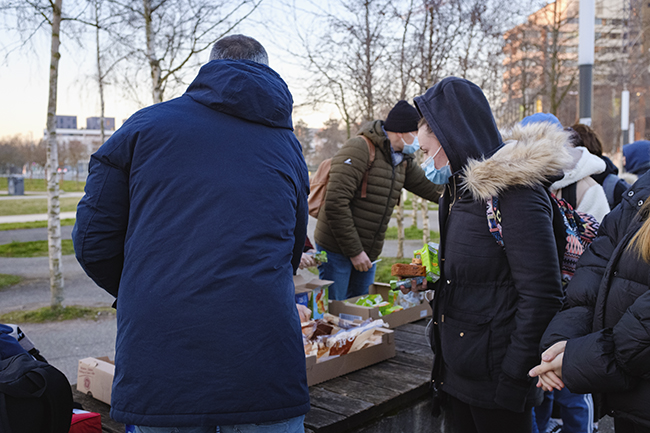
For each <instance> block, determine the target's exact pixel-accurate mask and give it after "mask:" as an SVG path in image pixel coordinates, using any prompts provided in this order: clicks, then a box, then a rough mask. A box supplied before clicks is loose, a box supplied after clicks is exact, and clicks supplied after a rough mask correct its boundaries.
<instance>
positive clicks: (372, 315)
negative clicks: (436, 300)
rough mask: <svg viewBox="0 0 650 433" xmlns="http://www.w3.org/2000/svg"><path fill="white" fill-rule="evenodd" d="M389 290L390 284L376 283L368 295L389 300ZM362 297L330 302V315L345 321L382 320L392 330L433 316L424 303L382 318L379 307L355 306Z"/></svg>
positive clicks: (426, 303)
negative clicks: (353, 319)
mask: <svg viewBox="0 0 650 433" xmlns="http://www.w3.org/2000/svg"><path fill="white" fill-rule="evenodd" d="M389 290H390V284H385V283H374V284H373V285H371V286H370V288H369V289H368V293H369V294H371V295H374V294H380V295H381V296H382V298H384V299H388V291H389ZM360 297H361V296H357V297H354V298H350V299H348V300H347V301H334V300H332V301H330V305H329V312H330V314H334V315H335V316H339V317H343V318H345V319H352V318H353V317H356V318H360V319H361V320H366V319H373V320H377V319H382V320H383V321H384V322H386V323H387V324H388V326H390V327H391V328H396V327H398V326H401V325H404V324H406V323H411V322H417V321H418V320H420V319H424V318H425V317H427V316H431V314H432V313H431V306H429V303H428V302H426V301H424V302H422V303H421V304H420V305H417V306H415V307H411V308H405V309H404V310H401V311H396V312H394V313H391V314H388V315H386V316H383V317H382V316H380V314H379V307H362V306H361V305H355V302H356V301H357V300H358V299H359V298H360ZM341 315H344V316H341ZM345 315H347V316H345ZM349 316H353V317H349Z"/></svg>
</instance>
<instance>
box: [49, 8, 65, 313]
mask: <svg viewBox="0 0 650 433" xmlns="http://www.w3.org/2000/svg"><path fill="white" fill-rule="evenodd" d="M62 7H63V0H55V2H54V3H52V50H51V60H50V90H49V97H48V103H47V137H48V139H47V163H46V174H47V213H48V218H47V243H48V248H49V259H50V260H49V263H50V292H51V301H50V305H51V307H52V308H60V307H61V303H62V302H63V286H64V285H63V263H62V261H61V219H60V212H61V207H60V205H59V183H58V182H57V168H58V166H59V155H58V148H57V139H56V102H57V86H58V78H59V77H58V75H59V59H60V58H61V53H60V52H59V45H60V43H61V40H60V38H59V32H60V29H61V9H62Z"/></svg>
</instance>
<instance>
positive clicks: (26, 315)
mask: <svg viewBox="0 0 650 433" xmlns="http://www.w3.org/2000/svg"><path fill="white" fill-rule="evenodd" d="M114 315H115V310H114V309H113V308H111V307H80V306H76V305H71V306H67V307H60V308H52V307H43V308H39V309H37V310H29V311H22V310H21V311H11V312H9V313H6V314H2V315H0V323H26V322H27V323H43V322H60V321H62V320H74V319H87V320H88V319H92V320H97V319H99V318H100V317H106V316H114Z"/></svg>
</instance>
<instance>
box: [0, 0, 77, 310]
mask: <svg viewBox="0 0 650 433" xmlns="http://www.w3.org/2000/svg"><path fill="white" fill-rule="evenodd" d="M77 6H78V5H77V4H74V3H73V5H72V7H71V8H70V11H71V12H72V13H69V14H67V16H64V15H63V0H23V1H18V0H5V1H2V2H1V3H0V7H1V9H2V10H3V11H5V13H6V14H12V17H13V18H14V19H15V26H14V30H15V31H16V33H17V34H18V35H19V36H20V38H21V43H20V44H19V45H18V46H17V47H15V49H20V48H23V47H24V46H26V45H27V43H28V42H30V41H31V39H32V37H33V36H34V35H35V34H36V33H37V32H38V31H39V30H40V29H41V28H43V27H46V28H49V29H50V68H49V71H50V77H49V91H48V92H49V95H48V103H47V138H46V140H45V142H46V162H45V173H46V179H47V207H48V226H47V228H48V230H47V231H48V255H49V268H50V292H51V301H50V305H51V306H52V308H60V307H61V304H62V302H63V289H64V279H63V268H62V260H61V258H62V255H61V220H60V204H59V182H57V177H58V173H57V169H58V166H59V159H58V153H59V149H58V142H57V136H56V106H57V90H58V78H59V59H60V58H61V51H60V45H61V39H60V36H61V23H62V21H71V20H75V21H78V22H82V21H83V19H82V18H80V16H81V12H82V11H81V10H77V9H76V7H77Z"/></svg>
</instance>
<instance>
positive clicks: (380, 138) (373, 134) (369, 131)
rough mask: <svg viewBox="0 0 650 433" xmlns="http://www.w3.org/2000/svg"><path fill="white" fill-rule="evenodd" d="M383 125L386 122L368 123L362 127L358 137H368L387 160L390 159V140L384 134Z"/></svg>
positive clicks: (374, 121)
mask: <svg viewBox="0 0 650 433" xmlns="http://www.w3.org/2000/svg"><path fill="white" fill-rule="evenodd" d="M383 124H384V122H383V121H381V120H371V121H370V122H366V123H364V124H363V125H361V127H360V128H359V131H358V132H357V135H363V136H365V137H368V138H369V139H370V141H372V142H373V143H374V145H375V147H376V148H377V149H379V150H380V151H381V153H383V154H384V156H385V157H386V158H390V140H388V137H387V136H386V134H385V133H384V129H383V128H382V126H383Z"/></svg>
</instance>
